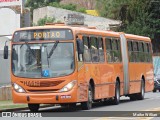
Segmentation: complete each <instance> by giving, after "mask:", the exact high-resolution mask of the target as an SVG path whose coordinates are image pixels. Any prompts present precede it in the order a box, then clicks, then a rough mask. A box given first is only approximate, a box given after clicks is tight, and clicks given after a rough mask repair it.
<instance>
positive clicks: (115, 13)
mask: <svg viewBox="0 0 160 120" xmlns="http://www.w3.org/2000/svg"><path fill="white" fill-rule="evenodd" d="M97 10H98V11H99V13H100V14H101V16H103V17H107V18H112V19H118V20H121V21H122V24H121V27H120V29H119V31H124V32H126V33H131V34H137V35H143V36H148V37H150V38H151V39H152V43H153V48H154V49H153V50H154V52H160V49H159V48H160V42H159V40H158V39H159V38H160V30H159V28H160V15H159V13H160V1H159V0H101V1H99V0H97Z"/></svg>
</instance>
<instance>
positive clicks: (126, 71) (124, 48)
mask: <svg viewBox="0 0 160 120" xmlns="http://www.w3.org/2000/svg"><path fill="white" fill-rule="evenodd" d="M120 39H121V51H122V62H123V76H124V77H123V78H124V95H127V94H128V93H129V89H130V88H129V84H130V83H129V69H128V62H129V61H128V52H127V51H128V50H127V41H126V38H125V35H124V34H123V33H121V34H120Z"/></svg>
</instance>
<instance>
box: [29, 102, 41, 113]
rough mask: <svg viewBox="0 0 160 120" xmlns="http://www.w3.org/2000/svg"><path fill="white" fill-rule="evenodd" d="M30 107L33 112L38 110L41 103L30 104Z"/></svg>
mask: <svg viewBox="0 0 160 120" xmlns="http://www.w3.org/2000/svg"><path fill="white" fill-rule="evenodd" d="M28 108H29V110H30V111H31V112H38V110H39V104H28Z"/></svg>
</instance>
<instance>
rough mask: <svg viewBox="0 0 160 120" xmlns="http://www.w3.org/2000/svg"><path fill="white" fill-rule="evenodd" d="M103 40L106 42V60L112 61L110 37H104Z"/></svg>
mask: <svg viewBox="0 0 160 120" xmlns="http://www.w3.org/2000/svg"><path fill="white" fill-rule="evenodd" d="M105 42H106V49H107V52H106V54H107V55H106V56H107V61H108V62H112V56H111V50H112V44H111V39H110V38H106V39H105Z"/></svg>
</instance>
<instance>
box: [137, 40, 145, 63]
mask: <svg viewBox="0 0 160 120" xmlns="http://www.w3.org/2000/svg"><path fill="white" fill-rule="evenodd" d="M138 47H139V61H140V62H144V60H145V59H144V45H143V42H139V43H138Z"/></svg>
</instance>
